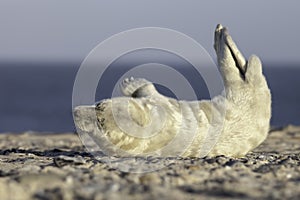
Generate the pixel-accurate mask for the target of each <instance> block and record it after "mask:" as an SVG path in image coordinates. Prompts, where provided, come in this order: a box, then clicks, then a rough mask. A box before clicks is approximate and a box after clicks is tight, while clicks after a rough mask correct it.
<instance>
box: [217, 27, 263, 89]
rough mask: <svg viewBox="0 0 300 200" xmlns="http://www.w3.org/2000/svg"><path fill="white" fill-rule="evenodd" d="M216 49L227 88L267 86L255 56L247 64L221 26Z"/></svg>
mask: <svg viewBox="0 0 300 200" xmlns="http://www.w3.org/2000/svg"><path fill="white" fill-rule="evenodd" d="M214 48H215V51H216V54H217V58H218V63H219V67H220V70H221V72H222V75H223V79H224V82H225V87H227V88H232V87H236V86H237V87H239V86H240V85H241V84H246V83H251V84H255V85H257V86H258V85H260V83H262V84H265V79H264V77H263V75H262V66H261V62H260V60H259V58H258V57H257V56H255V55H253V56H251V57H250V58H249V61H248V62H247V61H246V59H245V58H244V56H243V55H242V53H241V52H240V51H239V49H238V48H237V46H236V44H235V43H234V41H233V40H232V38H231V36H230V35H229V33H228V30H227V28H226V27H223V26H222V25H221V24H219V25H218V26H217V28H216V30H215V44H214Z"/></svg>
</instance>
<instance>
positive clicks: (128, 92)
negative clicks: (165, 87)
mask: <svg viewBox="0 0 300 200" xmlns="http://www.w3.org/2000/svg"><path fill="white" fill-rule="evenodd" d="M120 89H121V92H122V93H123V94H124V95H125V96H130V97H135V98H139V97H147V96H151V95H157V94H159V93H158V92H157V90H156V89H155V87H154V85H153V83H151V82H150V81H148V80H146V79H143V78H133V77H130V78H126V79H124V80H123V81H122V82H121V84H120Z"/></svg>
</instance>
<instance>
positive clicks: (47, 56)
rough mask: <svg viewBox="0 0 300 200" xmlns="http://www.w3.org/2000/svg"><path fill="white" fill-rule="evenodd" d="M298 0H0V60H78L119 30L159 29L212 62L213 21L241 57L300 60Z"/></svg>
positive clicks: (299, 4)
mask: <svg viewBox="0 0 300 200" xmlns="http://www.w3.org/2000/svg"><path fill="white" fill-rule="evenodd" d="M299 8H300V1H297V0H287V1H279V0H265V1H261V0H251V1H236V0H226V1H221V0H219V1H217V0H210V1H199V0H190V1H183V0H181V1H179V0H172V1H171V0H169V1H167V0H166V1H161V0H151V1H143V0H130V1H124V0H119V1H116V0H111V1H100V0H97V1H88V0H85V1H83V0H80V1H76V0H64V1H61V0H44V1H40V0H26V1H24V0H18V1H17V0H1V1H0V25H1V28H0V60H1V61H8V62H9V61H28V60H29V61H33V62H41V61H73V60H75V61H78V60H79V61H82V60H83V59H84V58H85V57H86V56H87V55H88V53H89V52H90V51H91V50H92V49H93V48H94V47H95V46H96V45H97V44H99V43H100V42H102V41H104V40H105V39H107V38H109V37H110V36H112V35H114V34H117V33H119V32H122V31H126V30H128V29H132V28H139V27H163V28H169V29H174V30H176V31H180V32H182V33H184V34H186V35H188V36H190V37H192V38H193V39H195V40H196V41H197V42H199V43H200V44H201V45H202V46H203V47H204V48H205V49H206V50H207V51H208V53H209V54H210V55H212V57H215V54H214V50H213V46H212V44H213V32H214V28H215V26H216V24H218V23H221V24H223V25H225V26H227V27H228V28H229V31H230V33H231V34H232V36H233V38H234V39H235V41H236V42H237V43H238V46H239V47H240V48H241V49H242V52H243V53H244V54H245V56H246V57H248V56H250V55H251V54H253V53H255V54H257V55H259V57H260V58H261V59H262V60H263V61H265V62H269V63H282V64H284V63H288V64H290V63H293V64H294V63H296V64H297V63H300V55H299V53H300V50H299V49H300V48H299V47H300V36H299V33H300V26H299V25H300V21H299V20H300V12H299Z"/></svg>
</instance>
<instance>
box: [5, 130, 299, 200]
mask: <svg viewBox="0 0 300 200" xmlns="http://www.w3.org/2000/svg"><path fill="white" fill-rule="evenodd" d="M103 158H106V159H108V158H107V157H105V156H103ZM101 159H102V158H101V156H100V160H99V159H96V158H95V157H94V156H93V155H92V154H90V153H89V152H88V151H86V150H85V148H84V147H83V146H82V144H81V142H80V140H79V138H78V136H77V135H76V134H74V133H62V134H57V133H56V134H53V133H35V132H26V133H22V134H13V133H3V134H0V199H3V200H9V199H12V200H15V199H17V200H18V199H25V200H26V199H43V200H47V199H51V200H52V199H70V200H71V199H124V200H125V199H300V127H295V126H287V127H284V128H277V129H273V130H271V131H270V134H269V136H268V139H267V140H266V141H265V142H264V143H263V144H262V145H261V146H259V147H258V148H257V149H255V150H254V151H253V152H251V153H249V154H248V155H247V156H246V157H244V158H228V157H224V156H218V157H214V158H201V159H200V158H189V159H183V158H167V159H164V158H155V157H148V158H138V159H137V158H126V159H121V158H115V157H113V158H110V161H111V162H110V163H108V162H105V159H104V160H101ZM140 162H142V163H148V164H149V166H151V167H155V166H160V167H159V170H156V171H154V172H150V173H131V172H130V171H132V170H135V172H136V169H132V168H130V167H128V166H130V163H131V164H132V163H138V165H140V164H139V163H140ZM119 166H125V168H126V167H127V168H126V170H127V171H129V172H124V171H120V170H119V169H120V168H119ZM162 166H164V167H163V168H161V167H162ZM125 168H124V169H125Z"/></svg>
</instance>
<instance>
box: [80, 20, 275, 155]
mask: <svg viewBox="0 0 300 200" xmlns="http://www.w3.org/2000/svg"><path fill="white" fill-rule="evenodd" d="M214 47H215V50H216V54H217V58H218V63H219V67H220V72H221V74H222V77H223V80H224V84H225V91H224V94H223V95H219V96H216V97H215V98H213V99H212V100H203V101H199V102H188V101H177V100H175V99H172V98H168V97H165V96H163V95H161V94H159V93H158V92H157V91H156V89H155V87H154V85H153V84H152V83H150V82H149V81H147V80H145V79H134V78H130V79H125V80H124V81H123V83H122V84H121V90H122V92H123V94H124V95H126V96H127V97H119V98H113V99H107V100H104V101H102V102H100V103H99V104H97V105H96V106H79V107H76V108H75V110H74V119H75V123H76V126H77V128H78V130H79V131H80V132H83V133H85V134H90V135H91V136H92V137H93V138H94V139H95V140H96V142H97V143H98V144H99V145H100V146H101V148H102V149H103V150H104V151H106V153H109V154H114V155H127V154H131V155H132V154H133V155H149V154H150V155H153V154H154V155H161V156H176V155H181V156H196V157H203V156H206V155H209V156H216V155H226V156H234V157H240V156H244V155H245V154H246V153H247V152H249V151H250V150H252V149H254V148H255V147H257V146H258V145H259V144H260V143H262V142H263V141H264V140H265V138H266V136H267V133H268V130H269V122H270V118H271V95H270V91H269V88H268V85H267V82H266V80H265V78H264V76H263V74H262V66H261V62H260V60H259V58H258V57H257V56H251V57H250V58H249V60H248V62H247V61H246V60H245V59H244V57H243V56H242V54H241V53H240V51H239V50H238V49H237V47H236V45H235V43H234V42H233V40H232V39H231V37H230V35H229V34H228V32H227V30H226V28H223V27H222V26H221V25H218V26H217V29H216V32H215V45H214Z"/></svg>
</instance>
